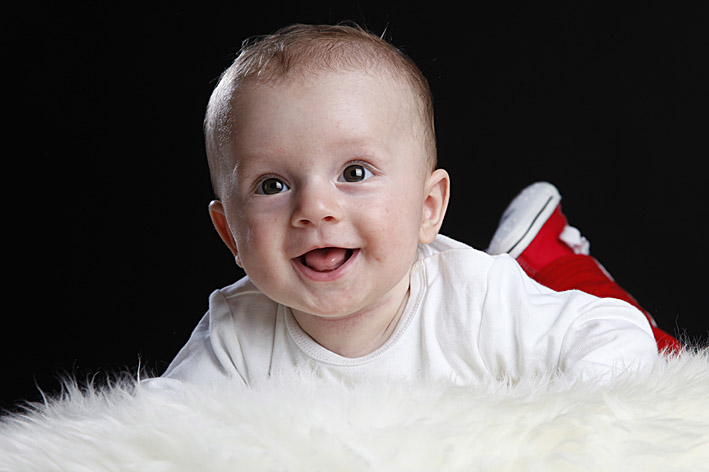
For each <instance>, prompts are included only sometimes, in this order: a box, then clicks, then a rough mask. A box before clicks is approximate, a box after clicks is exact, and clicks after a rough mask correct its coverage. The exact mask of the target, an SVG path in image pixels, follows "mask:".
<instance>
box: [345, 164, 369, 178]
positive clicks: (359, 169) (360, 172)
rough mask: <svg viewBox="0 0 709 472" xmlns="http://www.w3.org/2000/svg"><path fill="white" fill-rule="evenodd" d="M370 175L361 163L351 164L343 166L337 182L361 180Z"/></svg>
mask: <svg viewBox="0 0 709 472" xmlns="http://www.w3.org/2000/svg"><path fill="white" fill-rule="evenodd" d="M371 176H372V172H371V171H370V170H369V169H367V168H366V167H364V166H363V165H361V164H352V165H349V166H347V167H346V168H345V170H344V171H343V172H342V175H341V176H340V178H339V179H337V180H338V182H361V181H362V180H366V179H368V178H370V177H371Z"/></svg>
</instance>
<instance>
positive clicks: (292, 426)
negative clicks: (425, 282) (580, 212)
mask: <svg viewBox="0 0 709 472" xmlns="http://www.w3.org/2000/svg"><path fill="white" fill-rule="evenodd" d="M0 470H2V471H13V472H14V471H28V472H29V471H42V472H48V471H81V472H83V471H86V472H88V471H91V472H102V471H190V472H195V471H210V472H221V471H387V472H389V471H459V470H460V471H475V470H486V471H487V470H492V471H498V470H499V471H503V470H504V471H507V470H523V471H527V470H534V471H537V470H539V471H550V470H562V471H581V470H583V471H586V470H589V471H609V470H613V471H614V470H618V471H635V470H637V471H654V470H657V471H663V472H666V471H672V470H681V471H700V470H705V471H706V470H709V352H708V351H706V350H705V351H703V352H700V353H692V354H689V353H685V354H683V355H681V356H679V357H676V358H667V359H660V360H658V362H657V364H656V365H655V366H654V367H653V369H652V370H651V371H650V372H647V373H643V374H640V375H634V376H627V377H625V378H623V379H621V380H619V381H617V382H614V383H613V384H611V385H606V386H605V387H597V386H594V385H590V384H581V383H579V384H575V385H564V383H563V382H560V381H549V380H548V379H525V380H522V381H519V382H516V383H511V382H499V381H490V382H488V383H486V384H484V385H475V386H470V387H452V386H443V385H417V386H413V385H398V384H390V385H371V384H369V385H357V386H345V385H323V384H319V383H315V382H313V381H309V382H306V381H300V382H298V383H295V384H289V385H283V384H281V385H277V384H270V385H267V386H261V387H256V388H253V389H251V390H249V391H246V392H241V391H236V390H235V389H230V388H229V386H228V385H220V386H210V387H204V386H185V388H184V390H183V391H181V392H180V391H170V390H164V389H163V390H159V389H155V388H148V387H146V386H144V385H143V384H137V383H136V382H134V381H126V380H124V381H121V382H117V383H112V384H110V385H108V386H103V387H100V388H99V387H92V386H90V385H89V386H84V387H81V388H80V387H78V386H76V384H73V385H69V386H68V387H67V389H66V391H65V393H64V394H63V395H61V396H60V397H59V398H55V399H48V400H47V401H46V402H45V403H42V404H39V405H32V406H31V407H29V408H28V409H27V410H26V411H24V412H22V413H17V412H16V413H12V414H6V415H5V416H4V418H3V419H2V421H1V422H0Z"/></svg>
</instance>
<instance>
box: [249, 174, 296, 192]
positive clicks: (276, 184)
mask: <svg viewBox="0 0 709 472" xmlns="http://www.w3.org/2000/svg"><path fill="white" fill-rule="evenodd" d="M286 190H290V187H288V185H286V184H285V182H283V181H282V180H281V179H277V178H275V177H269V178H268V179H266V180H264V181H263V182H261V183H260V184H259V186H258V188H257V189H256V193H258V194H260V195H275V194H277V193H281V192H285V191H286Z"/></svg>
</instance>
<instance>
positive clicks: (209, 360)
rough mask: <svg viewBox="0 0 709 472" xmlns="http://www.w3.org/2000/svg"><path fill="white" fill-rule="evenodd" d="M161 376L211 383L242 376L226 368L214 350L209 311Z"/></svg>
mask: <svg viewBox="0 0 709 472" xmlns="http://www.w3.org/2000/svg"><path fill="white" fill-rule="evenodd" d="M161 377H162V378H163V379H174V380H178V381H181V382H187V383H209V382H214V381H218V380H222V379H224V378H226V377H236V378H237V380H239V379H241V377H240V376H238V375H233V373H230V372H228V371H227V370H226V369H225V368H224V365H223V363H222V362H220V360H219V358H218V356H217V353H216V352H215V350H214V345H213V343H212V339H211V335H210V316H209V313H207V314H206V315H205V316H204V317H203V318H202V319H201V320H200V322H199V324H197V327H196V328H195V329H194V331H192V335H191V336H190V339H189V340H188V341H187V344H185V345H184V346H183V347H182V349H181V350H180V352H179V353H178V354H177V356H175V358H174V359H173V360H172V362H171V363H170V365H169V366H168V368H167V370H166V371H165V373H164V374H163V375H162V376H161ZM241 383H243V379H241Z"/></svg>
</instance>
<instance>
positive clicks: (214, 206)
mask: <svg viewBox="0 0 709 472" xmlns="http://www.w3.org/2000/svg"><path fill="white" fill-rule="evenodd" d="M209 216H210V217H211V218H212V223H213V224H214V228H215V229H216V230H217V233H219V236H220V237H221V238H222V241H224V244H226V246H227V247H228V248H229V250H230V251H231V252H232V254H234V257H236V258H237V261H238V259H239V254H238V251H237V249H236V242H235V241H234V235H232V233H231V228H229V223H227V221H226V215H225V214H224V206H223V205H222V202H220V201H219V200H212V201H211V202H210V203H209Z"/></svg>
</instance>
